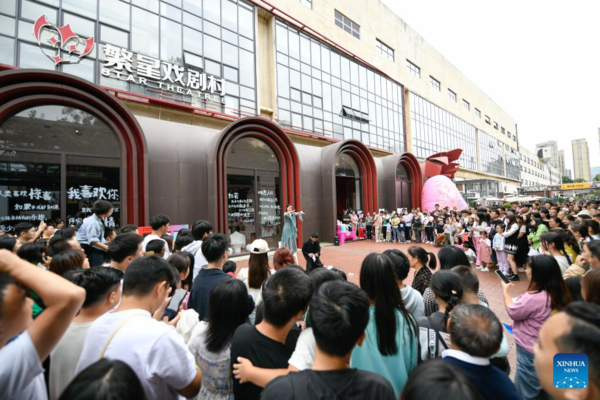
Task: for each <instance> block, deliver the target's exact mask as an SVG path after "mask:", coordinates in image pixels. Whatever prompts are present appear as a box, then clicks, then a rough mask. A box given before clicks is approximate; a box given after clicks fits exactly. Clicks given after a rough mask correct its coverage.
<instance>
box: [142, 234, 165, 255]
mask: <svg viewBox="0 0 600 400" xmlns="http://www.w3.org/2000/svg"><path fill="white" fill-rule="evenodd" d="M156 239H158V240H162V241H163V243H164V244H165V255H164V256H163V258H164V259H165V260H166V259H167V258H169V256H170V255H171V252H170V251H169V245H168V244H167V241H166V240H165V239H162V238H160V237H158V235H154V234H152V233H151V234H149V235H148V236H146V237H145V238H144V240H143V241H142V251H143V252H146V245H147V244H148V243H149V242H150V241H152V240H156Z"/></svg>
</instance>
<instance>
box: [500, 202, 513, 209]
mask: <svg viewBox="0 0 600 400" xmlns="http://www.w3.org/2000/svg"><path fill="white" fill-rule="evenodd" d="M502 207H504V208H505V209H507V210H508V209H510V208H511V207H512V204H510V203H504V204H502Z"/></svg>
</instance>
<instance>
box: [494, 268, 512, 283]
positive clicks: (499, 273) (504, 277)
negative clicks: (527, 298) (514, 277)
mask: <svg viewBox="0 0 600 400" xmlns="http://www.w3.org/2000/svg"><path fill="white" fill-rule="evenodd" d="M496 275H498V276H499V277H500V279H502V280H503V281H504V283H510V280H509V279H508V278H507V277H506V275H504V274H503V273H502V271H500V270H499V269H497V270H496Z"/></svg>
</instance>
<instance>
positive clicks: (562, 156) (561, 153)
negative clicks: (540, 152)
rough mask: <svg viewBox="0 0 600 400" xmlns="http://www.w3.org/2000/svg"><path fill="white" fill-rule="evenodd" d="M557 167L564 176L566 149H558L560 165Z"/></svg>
mask: <svg viewBox="0 0 600 400" xmlns="http://www.w3.org/2000/svg"><path fill="white" fill-rule="evenodd" d="M556 168H557V169H558V172H559V173H560V176H561V177H562V176H564V174H565V151H564V150H559V151H558V165H557V166H556Z"/></svg>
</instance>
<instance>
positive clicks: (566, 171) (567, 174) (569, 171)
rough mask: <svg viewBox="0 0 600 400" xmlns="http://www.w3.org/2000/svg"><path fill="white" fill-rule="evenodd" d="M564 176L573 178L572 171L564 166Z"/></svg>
mask: <svg viewBox="0 0 600 400" xmlns="http://www.w3.org/2000/svg"><path fill="white" fill-rule="evenodd" d="M565 176H568V177H569V179H573V173H572V172H571V170H570V169H568V168H565Z"/></svg>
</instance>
